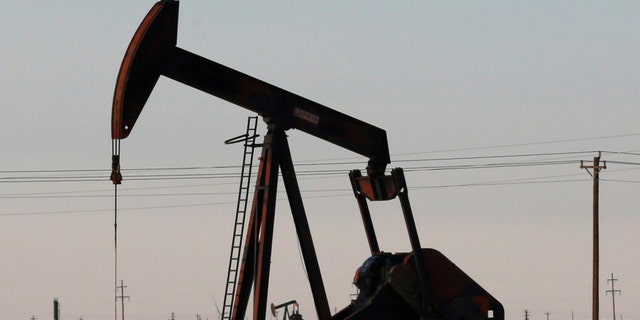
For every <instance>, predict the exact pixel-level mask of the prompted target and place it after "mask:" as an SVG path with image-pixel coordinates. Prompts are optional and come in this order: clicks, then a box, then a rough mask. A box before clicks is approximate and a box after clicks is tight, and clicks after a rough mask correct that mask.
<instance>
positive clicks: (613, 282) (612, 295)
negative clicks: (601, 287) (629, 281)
mask: <svg viewBox="0 0 640 320" xmlns="http://www.w3.org/2000/svg"><path fill="white" fill-rule="evenodd" d="M616 281H618V279H614V278H613V273H612V274H611V278H610V279H607V282H611V290H607V293H609V292H611V302H612V304H613V320H616V292H617V293H618V294H622V291H621V290H616V288H615V282H616Z"/></svg>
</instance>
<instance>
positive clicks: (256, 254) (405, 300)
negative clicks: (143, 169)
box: [111, 1, 504, 320]
mask: <svg viewBox="0 0 640 320" xmlns="http://www.w3.org/2000/svg"><path fill="white" fill-rule="evenodd" d="M178 6H179V3H178V1H159V2H157V3H156V4H155V5H154V6H153V7H152V8H151V10H150V11H149V13H148V14H147V16H146V17H145V18H144V19H143V21H142V23H141V24H140V26H139V27H138V30H137V31H136V33H135V34H134V36H133V39H132V40H131V43H130V44H129V47H128V49H127V52H126V53H125V56H124V58H123V61H122V65H121V67H120V72H119V74H118V78H117V82H116V88H115V93H114V100H113V110H112V122H111V124H112V125H111V135H112V139H113V143H112V150H113V165H112V168H113V171H112V175H111V176H112V180H113V183H115V184H117V183H120V182H121V179H122V178H121V174H120V162H119V161H120V160H119V156H120V154H119V150H120V147H119V145H120V139H124V138H126V137H127V136H128V135H129V134H130V133H131V130H132V129H133V126H134V125H135V123H136V120H137V119H138V116H139V115H140V113H141V112H142V109H143V107H144V105H145V103H146V101H147V99H148V97H149V95H150V94H151V91H152V90H153V88H154V86H155V84H156V82H157V80H158V78H159V77H160V76H161V75H162V76H165V77H168V78H171V79H174V80H176V81H178V82H181V83H184V84H186V85H188V86H191V87H193V88H196V89H199V90H202V91H204V92H206V93H209V94H211V95H214V96H216V97H218V98H221V99H224V100H226V101H228V102H231V103H233V104H236V105H238V106H240V107H243V108H246V109H248V110H251V111H253V112H256V113H257V114H259V115H260V116H261V117H262V118H263V120H264V122H265V123H266V124H267V134H266V135H265V136H264V141H263V144H262V155H261V157H260V165H259V167H258V174H257V182H256V186H255V190H254V196H253V205H252V208H251V214H250V218H249V221H248V222H249V224H248V227H247V230H248V234H247V236H246V239H245V244H244V249H243V253H242V263H241V266H240V272H239V273H238V279H237V287H236V292H235V295H234V299H233V307H232V313H231V319H234V320H238V319H244V317H245V315H246V312H247V307H248V305H249V298H250V295H251V293H252V291H251V289H252V287H253V319H254V320H263V319H265V318H266V310H267V292H268V288H269V275H270V259H271V251H272V237H273V227H274V215H275V207H276V192H277V186H278V179H279V173H280V175H281V176H282V179H283V182H284V187H285V189H286V192H287V198H288V201H289V206H290V208H291V213H292V215H293V220H294V225H295V228H296V233H297V235H298V241H299V243H300V250H301V253H302V256H303V259H304V264H305V268H306V272H307V275H308V280H309V285H310V287H311V293H312V296H313V300H314V305H315V309H316V313H317V316H318V319H320V320H328V319H334V320H342V319H344V320H365V319H366V320H382V319H394V320H427V319H429V320H431V319H448V320H460V319H465V320H466V319H473V320H475V319H488V318H493V319H497V320H503V319H504V310H503V308H502V305H501V304H500V302H498V301H497V300H496V299H495V298H494V297H492V296H491V295H490V294H489V293H488V292H487V291H485V290H484V289H482V287H480V286H479V285H478V284H477V283H476V282H475V281H473V280H472V279H471V278H470V277H468V276H467V275H466V274H464V272H462V270H460V269H459V268H458V267H456V266H455V265H454V264H453V263H452V262H451V261H449V260H448V259H447V258H446V257H444V256H443V255H442V254H440V253H439V252H437V251H436V250H433V249H423V248H422V246H421V245H420V241H419V237H418V233H417V228H416V225H415V221H414V218H413V213H412V210H411V206H410V203H409V197H408V188H407V185H406V181H405V178H404V173H403V170H402V169H400V168H396V169H393V170H391V172H390V174H386V166H387V164H389V163H390V156H389V148H388V144H387V137H386V132H385V131H384V130H382V129H380V128H378V127H375V126H373V125H371V124H368V123H366V122H363V121H361V120H358V119H356V118H353V117H351V116H348V115H346V114H343V113H340V112H338V111H336V110H333V109H331V108H328V107H326V106H323V105H321V104H318V103H316V102H313V101H311V100H309V99H306V98H303V97H301V96H299V95H296V94H293V93H291V92H288V91H286V90H284V89H281V88H278V87H276V86H274V85H272V84H269V83H267V82H264V81H262V80H259V79H256V78H253V77H251V76H249V75H246V74H244V73H241V72H239V71H236V70H233V69H231V68H229V67H226V66H223V65H221V64H219V63H216V62H214V61H210V60H207V59H205V58H203V57H200V56H198V55H195V54H193V53H191V52H189V51H186V50H184V49H181V48H179V47H177V46H176V42H177V41H176V38H177V26H178ZM289 129H298V130H299V131H303V132H305V133H308V134H311V135H313V136H315V137H318V138H320V139H323V140H325V141H328V142H331V143H333V144H336V145H338V146H341V147H343V148H346V149H348V150H351V151H353V152H355V153H358V154H360V155H362V156H365V157H367V158H368V164H367V168H366V169H367V170H366V175H362V173H361V172H360V171H359V170H353V171H351V172H350V173H349V177H350V180H351V185H352V188H353V191H354V195H355V197H356V199H357V201H358V205H359V208H360V214H361V217H362V221H363V224H364V228H365V232H366V235H367V240H368V243H369V248H370V253H371V257H370V258H369V259H367V260H366V261H365V262H364V264H363V265H362V266H361V267H360V268H358V270H357V271H356V276H355V278H354V282H355V283H356V285H357V286H358V287H359V288H360V294H359V295H358V297H357V299H355V300H353V301H352V303H351V304H349V305H348V306H346V307H345V308H343V309H342V310H341V311H338V312H337V313H335V314H333V315H332V314H331V312H330V309H329V303H328V301H327V296H326V292H325V289H324V284H323V281H322V275H321V272H320V267H319V264H318V259H317V256H316V252H315V248H314V244H313V240H312V237H311V231H310V228H309V224H308V221H307V216H306V212H305V209H304V205H303V201H302V196H301V194H300V189H299V187H298V182H297V179H296V173H295V170H294V165H293V161H292V159H291V152H290V150H289V144H288V140H287V135H286V133H285V132H286V130H289ZM395 198H398V200H399V201H400V205H401V208H402V214H403V218H404V222H405V224H406V227H407V233H408V236H409V240H410V243H411V251H410V252H406V253H395V254H391V253H385V252H383V251H382V250H380V246H379V243H378V240H377V237H376V233H375V230H374V227H373V223H372V219H371V216H370V212H369V208H368V202H369V201H371V202H375V201H387V200H391V199H395Z"/></svg>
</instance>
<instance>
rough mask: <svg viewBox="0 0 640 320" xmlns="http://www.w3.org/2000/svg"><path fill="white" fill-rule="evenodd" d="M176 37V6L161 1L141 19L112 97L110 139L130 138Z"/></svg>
mask: <svg viewBox="0 0 640 320" xmlns="http://www.w3.org/2000/svg"><path fill="white" fill-rule="evenodd" d="M177 34H178V2H177V1H160V2H158V3H156V4H155V5H154V6H153V7H152V8H151V10H149V13H147V15H146V16H145V17H144V19H143V20H142V22H141V23H140V26H139V27H138V29H137V30H136V32H135V34H134V35H133V38H132V39H131V42H130V43H129V47H128V48H127V51H126V53H125V55H124V58H123V59H122V64H121V65H120V71H119V72H118V78H117V81H116V87H115V92H114V95H113V108H112V116H111V137H112V138H113V139H124V138H126V137H127V136H129V133H130V132H131V129H132V128H133V125H134V124H135V123H136V120H137V119H138V116H139V115H140V112H142V108H143V107H144V104H145V103H146V102H147V99H148V98H149V95H150V94H151V91H152V90H153V87H154V86H155V85H156V82H157V81H158V78H159V77H160V73H161V69H162V68H163V64H164V63H166V62H167V61H170V60H171V54H172V53H173V48H174V47H175V45H176V41H177Z"/></svg>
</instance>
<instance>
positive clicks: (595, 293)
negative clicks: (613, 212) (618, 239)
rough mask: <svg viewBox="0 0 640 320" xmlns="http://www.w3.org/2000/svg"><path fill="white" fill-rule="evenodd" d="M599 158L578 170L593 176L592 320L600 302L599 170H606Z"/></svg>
mask: <svg viewBox="0 0 640 320" xmlns="http://www.w3.org/2000/svg"><path fill="white" fill-rule="evenodd" d="M600 156H601V153H600V152H598V156H597V157H594V158H593V165H592V166H585V165H584V163H583V162H582V161H581V162H580V168H581V169H586V170H587V172H589V169H593V174H591V172H589V175H591V176H592V177H593V291H592V300H593V302H592V310H591V318H592V320H598V319H599V313H600V310H599V308H600V301H599V299H598V294H599V291H600V289H599V287H598V281H600V277H599V272H600V266H599V261H600V256H599V255H600V247H599V243H600V235H599V225H598V221H599V218H598V214H599V213H598V207H599V203H598V199H599V197H600V170H602V169H606V168H607V163H606V162H605V163H604V165H602V166H601V165H600Z"/></svg>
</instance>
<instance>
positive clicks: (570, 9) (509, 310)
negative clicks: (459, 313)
mask: <svg viewBox="0 0 640 320" xmlns="http://www.w3.org/2000/svg"><path fill="white" fill-rule="evenodd" d="M153 3H154V2H153V1H121V0H114V1H100V2H98V1H69V0H60V1H17V0H10V1H4V2H3V5H2V10H0V30H2V32H0V46H1V50H0V61H1V65H0V66H1V69H0V88H1V89H0V90H1V91H0V103H1V104H2V108H3V110H4V114H3V116H2V118H1V125H0V133H1V134H2V136H4V137H5V138H4V139H2V142H0V146H1V148H2V160H0V164H2V169H1V170H0V198H1V199H2V200H0V201H1V203H2V206H1V209H0V220H1V221H0V254H1V255H2V268H1V269H0V270H1V271H2V272H1V273H0V287H1V288H2V289H1V290H0V311H1V312H2V317H3V318H5V319H28V318H30V317H32V316H35V317H37V318H38V319H40V320H45V319H52V318H53V315H52V301H53V298H55V297H57V298H58V299H59V300H60V303H61V306H62V319H79V318H84V319H97V320H102V319H113V318H114V286H115V283H114V282H115V280H116V279H115V278H114V228H113V225H114V195H113V186H112V185H111V182H110V181H109V180H108V175H109V172H110V165H111V163H110V162H111V148H110V142H111V141H110V116H111V100H112V95H113V88H114V84H115V78H116V75H117V72H118V68H119V66H120V62H121V59H122V56H123V54H124V51H125V49H126V47H127V45H128V43H129V41H130V39H131V36H132V35H133V33H134V31H135V29H136V28H137V26H138V24H139V23H140V21H141V20H142V18H143V17H144V15H145V14H146V13H147V11H148V10H149V9H150V8H151V6H152V5H153ZM180 10H181V11H180V23H179V35H178V45H179V46H180V47H181V48H183V49H186V50H189V51H191V52H194V53H196V54H199V55H202V56H204V57H207V58H209V59H211V60H214V61H217V62H220V63H223V64H225V65H228V66H230V67H232V68H235V69H237V70H240V71H243V72H245V73H248V74H251V75H253V76H255V77H257V78H260V79H262V80H265V81H267V82H270V83H273V84H275V85H277V86H280V87H283V88H286V89H287V90H289V91H292V92H295V93H297V94H300V95H302V96H304V97H307V98H309V99H312V100H314V101H317V102H319V103H322V104H324V105H327V106H329V107H332V108H334V109H337V110H340V111H342V112H344V113H347V114H349V115H352V116H354V117H356V118H359V119H362V120H364V121H367V122H369V123H372V124H374V125H376V126H378V127H381V128H383V129H385V130H387V135H388V137H389V143H390V149H391V154H392V160H393V163H392V165H391V166H390V167H396V166H400V167H404V168H405V169H406V176H407V180H408V183H409V193H410V197H411V201H412V206H413V210H414V214H415V216H416V222H417V224H418V229H419V233H420V236H421V242H422V245H423V246H424V247H432V248H436V249H438V250H440V251H441V252H442V253H444V254H445V255H446V256H447V257H449V258H450V259H451V260H452V261H454V262H455V263H456V264H457V265H458V266H459V267H460V268H461V269H463V270H464V271H465V272H467V273H468V274H469V275H470V276H471V277H473V278H474V279H475V280H476V281H477V282H479V283H480V284H481V285H482V286H483V287H484V288H485V289H487V290H488V291H489V292H490V293H492V294H493V295H494V296H495V297H496V298H497V299H498V300H500V301H501V302H502V304H503V305H504V307H505V310H506V315H507V318H509V319H522V318H523V317H524V316H523V314H524V310H525V309H526V310H528V311H529V313H530V319H532V320H538V319H546V315H545V313H546V312H549V313H550V315H549V319H553V320H555V319H570V318H571V316H572V313H573V317H574V319H577V320H582V319H591V277H592V274H591V270H592V269H591V266H592V264H591V263H592V256H591V241H592V240H591V239H592V221H591V217H592V215H591V214H592V183H591V177H590V176H589V174H588V173H587V172H586V171H585V170H583V169H580V160H584V161H586V162H585V164H592V160H593V157H594V156H596V155H597V151H603V153H602V159H603V160H606V161H607V169H606V170H604V171H603V173H602V175H601V178H602V181H601V186H600V196H601V197H600V214H601V220H600V250H601V251H600V277H601V279H600V298H601V303H600V311H601V312H600V315H601V319H612V318H613V314H612V310H611V294H610V293H609V294H607V293H606V290H610V289H611V287H610V286H608V283H607V281H606V278H608V277H610V276H611V274H612V273H613V274H614V277H615V278H617V279H618V281H617V282H615V285H616V289H620V290H622V294H621V295H616V296H615V298H616V311H617V316H618V317H619V318H622V319H626V320H640V309H638V300H640V274H639V272H638V266H637V265H638V263H640V250H638V249H637V247H638V243H640V235H639V232H638V231H639V230H640V217H639V216H638V209H637V208H638V207H639V197H638V192H639V191H640V189H639V187H640V184H639V183H640V173H639V172H638V169H640V129H639V128H638V118H639V116H640V111H638V108H637V106H638V101H639V100H640V85H639V84H640V60H639V59H638V57H640V35H638V30H640V20H639V19H638V16H640V3H639V2H637V1H606V2H605V1H535V2H529V1H520V2H514V1H405V2H393V3H392V2H389V1H348V2H344V1H330V2H326V1H323V2H316V3H301V2H294V1H280V2H260V3H258V4H255V3H250V2H247V1H233V2H232V1H196V0H191V1H189V0H185V1H183V2H182V3H181V8H180ZM250 115H252V114H251V113H250V112H248V111H245V110H244V109H241V108H239V107H236V106H234V105H231V104H229V103H227V102H224V101H222V100H219V99H217V98H215V97H211V96H208V95H206V94H204V93H202V92H199V91H196V90H194V89H191V88H188V87H186V86H184V85H182V84H179V83H176V82H173V81H172V80H169V79H166V78H162V79H161V80H160V81H159V83H158V85H157V87H156V88H155V90H154V92H153V94H152V96H151V98H150V99H149V101H148V103H147V106H146V108H145V110H144V112H143V114H142V116H141V118H140V119H139V121H138V123H137V125H136V127H135V128H134V130H133V132H132V134H131V136H130V137H129V138H127V139H126V140H123V141H122V151H121V154H122V160H121V161H122V166H123V175H124V178H125V180H124V182H123V184H122V185H121V186H120V187H119V189H118V191H119V197H118V208H119V212H118V232H119V234H118V269H119V271H118V279H117V280H118V281H119V280H120V279H122V280H123V281H124V283H125V285H126V286H127V288H126V290H125V292H124V294H125V295H128V296H130V297H131V299H130V301H128V300H127V301H125V314H126V316H127V318H131V319H140V320H147V319H149V320H151V319H168V318H169V317H170V315H171V313H172V312H174V313H175V314H176V318H177V319H195V317H196V315H197V314H200V315H201V317H202V318H203V319H206V318H208V319H216V318H217V313H216V307H215V304H216V303H217V304H218V305H219V306H221V305H222V299H223V293H224V281H225V277H226V269H227V259H228V252H229V247H230V243H231V230H232V221H233V216H234V209H235V191H236V190H237V183H238V178H237V176H236V175H235V174H233V173H236V172H237V171H238V169H237V166H239V165H240V163H241V159H242V154H241V153H242V148H241V147H240V146H238V145H234V146H225V145H224V144H223V142H224V140H225V139H228V138H230V137H233V136H236V135H239V134H242V133H244V130H245V124H246V118H247V116H250ZM259 130H260V132H261V133H264V132H265V128H264V125H262V124H261V127H260V129H259ZM289 137H290V144H291V149H292V153H293V158H294V162H295V163H297V164H298V167H297V170H298V171H299V173H300V185H301V188H302V190H303V197H305V205H306V209H307V212H308V216H309V221H310V224H311V229H312V230H311V231H312V234H313V237H314V240H315V244H316V248H317V251H318V256H319V260H320V264H321V270H322V274H323V277H324V280H325V286H326V289H327V293H328V295H329V302H330V305H331V308H332V310H334V308H335V309H341V308H342V307H344V306H346V305H347V304H348V303H349V298H350V296H349V295H350V294H352V293H355V291H356V288H355V287H354V286H352V285H351V280H352V278H353V275H354V272H355V270H356V268H357V267H358V266H359V265H360V264H361V263H362V261H364V260H365V259H366V258H367V257H368V247H367V243H366V238H365V237H364V232H363V228H362V226H361V222H360V217H359V214H358V209H357V204H356V202H355V200H354V199H353V197H352V193H351V190H350V185H349V181H348V177H347V173H348V171H349V170H350V169H363V168H364V166H365V165H366V159H363V158H361V157H359V156H357V155H355V154H352V153H350V152H348V151H345V150H342V149H340V148H338V147H335V146H332V145H329V144H328V143H326V142H324V141H320V140H318V139H316V138H313V137H310V136H307V135H305V134H304V133H302V132H299V131H295V130H294V131H291V132H289ZM321 163H329V164H327V165H322V166H321V165H319V164H321ZM225 166H233V167H232V168H230V169H229V168H226V167H225ZM194 167H197V168H200V169H190V168H194ZM159 168H166V169H162V170H161V169H159ZM133 169H139V170H133ZM142 169H146V170H142ZM318 170H322V171H324V170H326V171H329V172H330V174H324V175H321V174H317V173H316V174H314V172H316V171H318ZM223 174H227V176H230V177H227V178H224V177H221V175H223ZM154 177H156V178H155V179H154ZM187 177H189V178H190V179H186V178H187ZM280 197H281V198H282V199H283V200H284V199H285V195H284V194H281V196H280ZM372 211H373V214H374V223H375V224H376V227H377V230H378V232H379V237H380V243H381V248H382V249H383V250H385V251H407V250H409V248H410V246H409V242H408V240H407V238H406V236H405V231H404V223H403V221H402V220H401V215H400V206H399V204H398V203H395V202H393V203H389V204H386V203H385V204H375V205H374V206H372ZM275 231H276V234H275V238H274V246H275V247H274V253H273V259H272V278H271V286H270V289H271V290H270V295H269V303H271V302H274V303H276V304H277V303H281V302H284V301H289V300H291V299H296V300H298V301H299V302H300V303H301V305H300V310H301V312H302V314H303V315H304V316H305V318H306V319H314V318H315V317H316V316H315V311H314V309H313V302H312V299H311V294H310V290H309V286H308V284H307V281H306V280H305V275H304V268H303V266H302V263H301V258H300V255H299V253H298V245H297V242H296V240H295V236H294V229H293V225H292V221H291V218H290V214H289V209H288V205H287V203H286V201H281V202H279V204H278V212H277V218H276V227H275Z"/></svg>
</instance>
